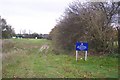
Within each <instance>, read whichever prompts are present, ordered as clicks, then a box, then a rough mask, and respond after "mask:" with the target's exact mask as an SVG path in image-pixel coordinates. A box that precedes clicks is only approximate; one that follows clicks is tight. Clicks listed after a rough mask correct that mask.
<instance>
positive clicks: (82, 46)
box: [76, 42, 88, 51]
mask: <svg viewBox="0 0 120 80" xmlns="http://www.w3.org/2000/svg"><path fill="white" fill-rule="evenodd" d="M76 50H77V51H88V43H87V42H76Z"/></svg>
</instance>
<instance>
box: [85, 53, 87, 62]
mask: <svg viewBox="0 0 120 80" xmlns="http://www.w3.org/2000/svg"><path fill="white" fill-rule="evenodd" d="M86 60H87V51H85V61H86Z"/></svg>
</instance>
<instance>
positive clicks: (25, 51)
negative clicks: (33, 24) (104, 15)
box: [2, 39, 118, 78]
mask: <svg viewBox="0 0 120 80" xmlns="http://www.w3.org/2000/svg"><path fill="white" fill-rule="evenodd" d="M44 45H47V46H49V49H47V50H42V51H40V48H41V47H42V46H44ZM73 54H75V53H73ZM82 57H83V56H82ZM80 58H81V57H79V61H78V62H76V60H75V56H74V55H67V54H64V53H63V54H59V55H57V54H55V51H54V50H53V48H52V44H51V41H50V40H45V39H37V40H35V39H8V40H3V58H2V60H3V64H2V77H3V78H13V77H18V78H76V77H77V78H83V77H87V78H118V58H117V57H116V56H113V55H111V56H110V55H109V56H108V55H104V56H94V55H91V56H88V60H87V61H84V60H83V59H80Z"/></svg>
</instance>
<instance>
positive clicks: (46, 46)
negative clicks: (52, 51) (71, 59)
mask: <svg viewBox="0 0 120 80" xmlns="http://www.w3.org/2000/svg"><path fill="white" fill-rule="evenodd" d="M47 49H49V45H47V44H44V45H42V46H41V47H40V49H39V51H40V52H42V51H43V50H47Z"/></svg>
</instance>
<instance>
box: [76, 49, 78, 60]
mask: <svg viewBox="0 0 120 80" xmlns="http://www.w3.org/2000/svg"><path fill="white" fill-rule="evenodd" d="M77 58H78V51H77V50H76V61H77Z"/></svg>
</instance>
